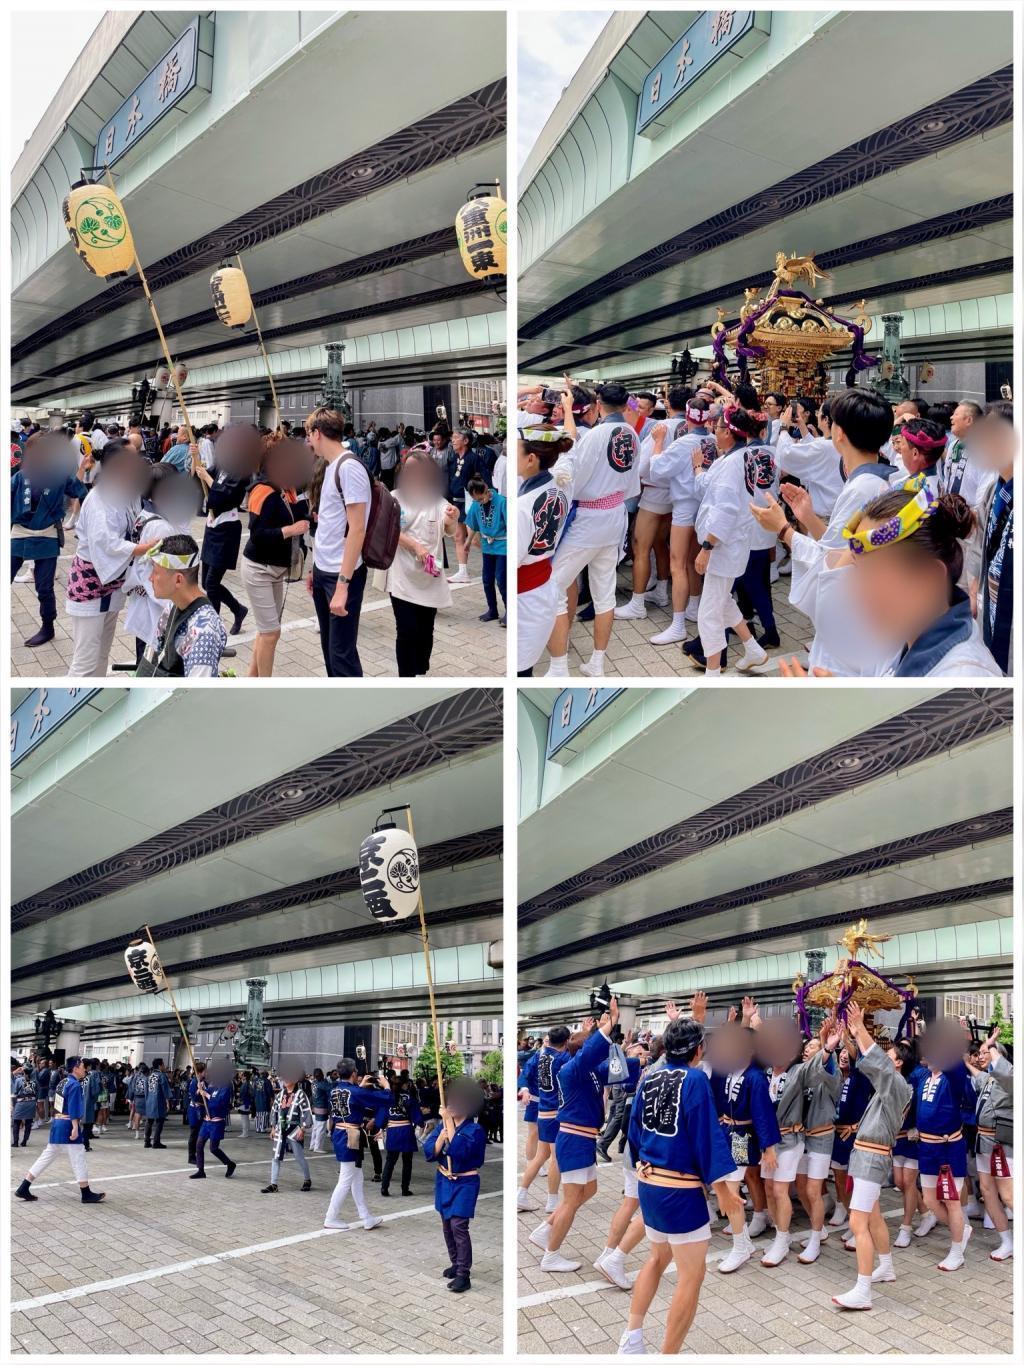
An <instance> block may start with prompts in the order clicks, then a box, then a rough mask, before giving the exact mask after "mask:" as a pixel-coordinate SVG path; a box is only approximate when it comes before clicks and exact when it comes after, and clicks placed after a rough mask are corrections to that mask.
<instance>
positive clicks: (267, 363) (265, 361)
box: [235, 253, 281, 429]
mask: <svg viewBox="0 0 1024 1365" xmlns="http://www.w3.org/2000/svg"><path fill="white" fill-rule="evenodd" d="M235 260H236V261H237V262H238V268H239V270H241V271H242V274H243V275H244V274H245V270H244V268H243V266H242V258H241V256H239V255H238V254H237V253H236V254H235ZM249 301H250V303H252V295H251V294H250V296H249ZM252 320H253V322H255V324H256V335H257V336H258V337H259V341H260V350H261V351H262V352H263V364H264V365H265V366H266V370H267V378H268V379H269V381H270V395H271V397H272V398H273V400H274V412H275V413H276V414H277V425H278V428H279V429H280V426H281V408H280V405H279V403H278V401H277V389H276V388H275V387H274V376H273V373H272V372H271V369H270V357H269V356H268V355H267V348H266V346H264V344H263V333H262V332H261V331H260V320H259V317H258V315H257V313H256V305H255V303H253V305H252Z"/></svg>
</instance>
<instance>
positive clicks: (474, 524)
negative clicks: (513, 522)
mask: <svg viewBox="0 0 1024 1365" xmlns="http://www.w3.org/2000/svg"><path fill="white" fill-rule="evenodd" d="M466 492H467V493H468V494H469V496H470V498H471V499H472V501H471V503H470V505H469V506H468V507H467V508H466V530H467V531H468V532H469V539H468V540H467V542H466V556H467V558H468V556H469V552H470V550H471V549H472V548H473V537H474V536H476V537H478V538H479V540H480V549H481V552H482V554H483V583H484V596H485V597H486V598H487V610H486V611H485V612H484V614H483V616H481V617H480V620H481V621H497V620H498V599H497V596H496V594H495V591H494V587H495V584H497V586H498V592H500V593H501V602H502V606H503V607H504V608H505V611H506V613H507V611H508V596H507V592H506V588H507V584H508V579H507V574H506V555H507V553H508V550H507V538H508V504H507V502H506V500H505V498H504V497H503V496H502V495H501V493H498V492H496V491H495V490H494V489H493V488H491V486H490V485H489V484H488V483H487V482H486V481H485V480H484V479H482V478H481V477H480V475H479V474H474V475H473V477H472V478H471V479H470V480H469V482H468V483H467V484H466ZM506 621H507V615H503V616H502V617H501V624H502V625H503V626H504V625H505V624H506Z"/></svg>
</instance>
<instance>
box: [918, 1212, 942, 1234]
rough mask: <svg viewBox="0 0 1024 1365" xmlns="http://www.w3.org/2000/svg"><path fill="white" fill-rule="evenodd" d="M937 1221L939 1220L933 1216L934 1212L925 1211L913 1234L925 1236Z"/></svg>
mask: <svg viewBox="0 0 1024 1365" xmlns="http://www.w3.org/2000/svg"><path fill="white" fill-rule="evenodd" d="M938 1221H939V1220H938V1219H937V1218H936V1217H935V1214H934V1213H926V1214H925V1216H924V1217H923V1218H922V1219H921V1221H920V1223H918V1225H917V1227H916V1228H915V1229H914V1236H915V1237H927V1236H928V1234H929V1232H931V1230H932V1228H933V1227H934V1226H935V1225H936V1223H937V1222H938Z"/></svg>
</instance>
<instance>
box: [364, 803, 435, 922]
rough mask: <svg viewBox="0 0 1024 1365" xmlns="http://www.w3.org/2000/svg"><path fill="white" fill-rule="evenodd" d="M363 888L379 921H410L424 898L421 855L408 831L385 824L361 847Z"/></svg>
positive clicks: (365, 840) (370, 907) (371, 910)
mask: <svg viewBox="0 0 1024 1365" xmlns="http://www.w3.org/2000/svg"><path fill="white" fill-rule="evenodd" d="M359 886H360V889H361V890H362V893H363V899H364V900H365V901H366V904H367V907H368V909H369V911H370V914H371V915H373V917H374V919H377V920H383V921H388V920H400V919H408V918H409V916H410V915H414V914H415V913H416V909H417V906H418V905H419V896H420V855H419V852H418V851H417V848H416V843H415V840H414V839H413V837H412V835H411V834H409V833H408V831H407V830H404V829H398V828H397V826H395V825H391V824H388V825H381V826H378V828H377V829H375V830H374V831H373V833H372V834H368V835H367V836H366V838H365V839H364V840H363V842H362V843H361V844H360V845H359Z"/></svg>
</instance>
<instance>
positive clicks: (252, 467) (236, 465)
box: [217, 426, 260, 479]
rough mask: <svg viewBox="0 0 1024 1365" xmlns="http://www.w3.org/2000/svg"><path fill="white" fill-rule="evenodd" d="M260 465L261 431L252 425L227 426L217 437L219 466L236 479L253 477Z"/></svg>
mask: <svg viewBox="0 0 1024 1365" xmlns="http://www.w3.org/2000/svg"><path fill="white" fill-rule="evenodd" d="M259 467H260V438H259V433H258V432H257V431H255V430H254V429H253V428H252V427H244V426H237V427H227V428H226V429H225V430H224V431H222V432H221V434H220V436H219V437H218V438H217V468H218V469H221V470H223V471H224V472H225V473H226V474H230V475H231V476H232V478H235V479H251V478H252V476H253V475H254V474H255V473H256V471H257V469H259Z"/></svg>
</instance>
